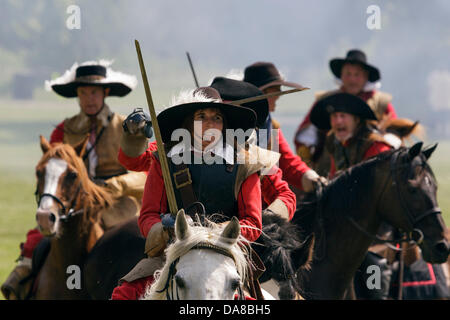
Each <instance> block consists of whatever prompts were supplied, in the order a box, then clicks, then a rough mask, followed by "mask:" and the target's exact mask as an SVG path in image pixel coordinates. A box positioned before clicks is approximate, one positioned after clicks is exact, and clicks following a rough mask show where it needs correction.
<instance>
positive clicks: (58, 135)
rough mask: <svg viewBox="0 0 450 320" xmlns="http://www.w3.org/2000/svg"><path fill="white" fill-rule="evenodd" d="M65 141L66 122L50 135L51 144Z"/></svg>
mask: <svg viewBox="0 0 450 320" xmlns="http://www.w3.org/2000/svg"><path fill="white" fill-rule="evenodd" d="M63 139H64V121H63V122H61V123H60V124H58V125H57V126H56V128H55V129H54V130H53V132H52V134H51V135H50V143H54V142H63Z"/></svg>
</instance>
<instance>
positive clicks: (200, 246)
mask: <svg viewBox="0 0 450 320" xmlns="http://www.w3.org/2000/svg"><path fill="white" fill-rule="evenodd" d="M191 250H212V251H214V252H217V253H220V254H222V255H224V256H227V257H229V258H231V259H232V260H233V261H234V263H235V264H236V260H235V258H234V256H233V254H232V253H231V252H230V251H229V250H228V249H225V248H222V247H220V246H217V245H215V244H212V243H210V242H206V241H201V242H199V243H197V244H196V245H195V246H193V247H192V248H190V249H189V251H191ZM179 261H180V257H178V258H176V259H175V260H174V261H173V262H172V263H171V264H170V267H169V273H168V275H167V281H166V283H165V285H164V288H162V289H161V290H159V291H156V292H158V293H162V292H164V291H165V292H166V299H167V300H174V299H173V298H174V297H175V300H180V296H179V292H178V286H177V285H176V283H174V276H175V274H176V273H177V269H176V265H177V263H178V262H179ZM171 283H172V286H171V292H170V293H169V286H170V284H171ZM174 287H176V288H175V293H176V296H174V292H173V291H174ZM238 299H239V300H245V296H244V291H243V289H242V282H241V284H240V285H239V287H238Z"/></svg>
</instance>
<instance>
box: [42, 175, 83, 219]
mask: <svg viewBox="0 0 450 320" xmlns="http://www.w3.org/2000/svg"><path fill="white" fill-rule="evenodd" d="M80 189H81V182H80V184H79V185H78V187H77V191H76V192H75V193H74V196H73V198H72V200H71V201H70V205H69V206H68V207H66V206H65V205H64V202H63V201H62V200H61V199H60V198H58V197H57V196H55V195H53V194H51V193H43V194H39V192H38V188H37V187H36V191H35V192H34V196H35V197H36V203H37V206H38V208H39V206H40V204H41V201H42V198H44V197H50V198H52V199H53V200H55V201H56V203H58V205H59V206H60V207H61V208H60V212H59V216H60V220H61V221H67V220H68V219H70V218H71V217H72V216H74V215H76V214H79V213H81V212H82V211H80V210H78V211H74V210H73V209H74V208H75V206H76V204H77V199H78V194H79V193H80Z"/></svg>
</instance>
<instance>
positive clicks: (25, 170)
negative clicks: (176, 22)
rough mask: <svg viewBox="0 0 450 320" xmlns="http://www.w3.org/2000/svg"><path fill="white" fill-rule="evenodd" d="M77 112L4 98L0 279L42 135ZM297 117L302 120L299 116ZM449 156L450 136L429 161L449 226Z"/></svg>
mask: <svg viewBox="0 0 450 320" xmlns="http://www.w3.org/2000/svg"><path fill="white" fill-rule="evenodd" d="M112 109H113V110H115V111H117V112H119V113H123V114H127V113H129V112H130V111H131V110H132V108H131V107H129V108H124V107H122V108H119V107H114V106H112ZM76 112H78V107H77V105H76V101H75V100H71V101H69V102H68V100H67V99H66V100H61V101H51V102H35V101H33V102H17V101H11V100H0V114H1V118H0V283H3V281H4V280H5V278H6V277H7V276H8V274H9V272H10V271H11V270H12V268H13V267H14V265H15V262H14V261H15V259H16V258H17V257H18V256H19V252H20V251H19V244H20V243H21V242H23V241H24V240H25V235H26V232H27V231H28V230H30V229H31V228H33V227H34V226H35V220H34V214H35V210H36V202H35V198H34V194H33V193H34V188H35V178H34V166H35V165H36V163H37V161H38V160H39V159H40V157H41V151H40V148H39V144H38V141H39V134H42V135H44V136H45V137H47V138H48V137H49V135H50V133H51V131H52V129H53V128H54V126H55V125H57V124H58V123H59V122H60V121H61V120H62V119H63V118H64V117H66V116H69V115H73V114H75V113H76ZM298 118H299V121H300V120H301V115H300V116H298ZM279 119H280V122H281V123H282V124H283V128H285V131H284V132H285V135H286V137H287V139H288V140H289V141H290V140H291V139H292V133H293V132H294V130H295V127H294V126H289V123H287V124H284V123H283V121H282V119H283V117H282V115H280V117H279ZM432 142H434V141H430V142H429V144H431V143H432ZM449 159H450V141H439V147H438V148H437V150H436V151H435V153H434V154H433V156H432V158H431V160H430V163H431V166H432V168H433V170H434V172H435V175H436V177H437V180H438V184H439V189H438V201H439V204H440V206H441V208H442V211H443V215H444V219H445V221H446V224H447V225H450V161H449ZM0 299H3V296H1V297H0Z"/></svg>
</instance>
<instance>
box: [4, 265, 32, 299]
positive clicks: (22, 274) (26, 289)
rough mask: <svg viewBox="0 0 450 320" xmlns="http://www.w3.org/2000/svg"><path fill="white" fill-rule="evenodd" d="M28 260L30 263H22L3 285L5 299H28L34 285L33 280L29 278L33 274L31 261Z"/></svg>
mask: <svg viewBox="0 0 450 320" xmlns="http://www.w3.org/2000/svg"><path fill="white" fill-rule="evenodd" d="M28 260H30V261H29V262H28V261H27V262H22V261H23V260H22V261H20V262H19V264H18V265H17V266H16V267H15V268H14V270H13V271H12V272H11V274H10V275H9V276H8V278H7V279H6V281H5V282H4V283H3V284H2V286H1V291H2V293H3V296H4V297H5V299H7V300H25V299H26V298H27V297H28V295H29V293H30V291H31V286H32V284H33V278H32V277H29V275H30V274H31V259H28ZM27 278H28V279H27ZM22 280H25V281H22Z"/></svg>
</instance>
